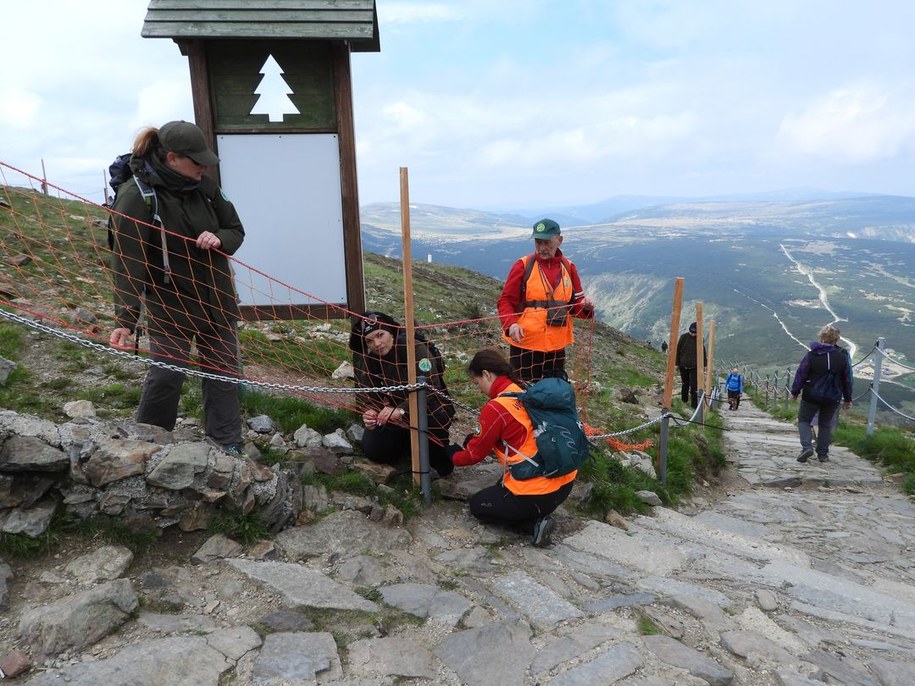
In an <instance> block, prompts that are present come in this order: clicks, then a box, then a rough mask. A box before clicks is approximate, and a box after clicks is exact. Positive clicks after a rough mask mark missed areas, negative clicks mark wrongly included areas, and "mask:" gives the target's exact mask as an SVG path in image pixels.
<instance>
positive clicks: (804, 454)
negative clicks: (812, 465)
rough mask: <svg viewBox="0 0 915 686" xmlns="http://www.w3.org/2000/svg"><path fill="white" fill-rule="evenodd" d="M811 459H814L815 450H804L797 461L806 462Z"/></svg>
mask: <svg viewBox="0 0 915 686" xmlns="http://www.w3.org/2000/svg"><path fill="white" fill-rule="evenodd" d="M811 457H813V448H804V449H803V450H802V451H801V454H800V455H798V456H797V461H798V462H806V461H807V460H808V459H809V458H811Z"/></svg>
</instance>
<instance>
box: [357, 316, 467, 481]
mask: <svg viewBox="0 0 915 686" xmlns="http://www.w3.org/2000/svg"><path fill="white" fill-rule="evenodd" d="M417 338H419V337H418V336H417ZM349 347H350V350H351V351H352V353H353V372H354V376H355V379H356V386H357V387H358V388H381V387H384V386H405V385H407V384H408V383H409V368H408V366H407V336H406V329H405V328H404V327H403V326H401V325H400V324H399V323H398V322H397V321H395V320H394V319H393V318H392V317H391V316H390V315H387V314H385V313H383V312H366V313H365V315H363V316H362V317H358V318H356V320H355V321H354V322H353V326H352V331H351V333H350V337H349ZM415 351H416V368H417V369H416V375H417V376H425V377H426V381H427V383H429V384H430V385H431V386H434V387H435V388H438V389H441V390H445V386H444V380H443V378H442V372H443V371H444V370H443V365H442V364H441V361H440V360H438V356H437V355H434V354H433V353H432V352H431V350H430V346H429V345H427V344H426V343H424V342H422V341H421V340H417V341H416V343H415ZM409 397H410V394H409V392H408V391H406V390H403V389H400V390H385V391H378V392H377V393H358V394H357V395H356V401H357V403H358V405H359V406H360V407H361V408H362V410H363V412H362V423H363V425H364V426H365V433H364V434H363V436H362V451H363V452H364V453H365V457H366V458H367V459H369V460H371V461H372V462H378V463H381V464H390V465H396V464H398V463H400V462H403V461H405V460H409V458H410V454H411V442H410V423H409V418H408V416H407V413H408V412H409V411H410V405H409ZM426 414H427V420H428V427H429V465H430V466H431V467H432V468H433V469H435V471H436V472H438V475H439V476H443V477H444V476H448V475H449V474H451V472H452V471H454V465H452V464H451V459H450V458H449V457H448V450H447V446H448V429H449V428H450V426H451V419H452V417H454V406H453V405H452V404H451V402H450V401H449V400H445V399H444V398H443V397H442V396H441V395H439V394H438V393H431V392H430V393H427V394H426Z"/></svg>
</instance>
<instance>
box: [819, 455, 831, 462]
mask: <svg viewBox="0 0 915 686" xmlns="http://www.w3.org/2000/svg"><path fill="white" fill-rule="evenodd" d="M817 459H818V460H819V461H820V462H829V455H817Z"/></svg>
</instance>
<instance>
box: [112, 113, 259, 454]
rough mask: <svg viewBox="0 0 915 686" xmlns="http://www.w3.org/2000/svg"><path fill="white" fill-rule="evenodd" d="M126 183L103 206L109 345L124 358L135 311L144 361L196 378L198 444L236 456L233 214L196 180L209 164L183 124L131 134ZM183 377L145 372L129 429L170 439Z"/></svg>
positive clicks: (236, 224)
mask: <svg viewBox="0 0 915 686" xmlns="http://www.w3.org/2000/svg"><path fill="white" fill-rule="evenodd" d="M132 153H133V154H132V155H131V157H130V162H129V171H130V172H132V176H129V175H128V178H127V180H125V181H123V183H121V184H120V185H119V186H118V189H117V195H116V197H115V200H114V204H113V206H112V218H113V220H112V224H113V226H112V239H113V240H112V243H113V245H112V249H113V269H114V304H115V318H116V321H117V327H116V328H115V329H114V330H113V331H112V332H111V335H110V337H109V343H110V344H111V345H112V346H113V347H115V348H118V349H121V350H131V349H133V348H134V342H133V341H132V340H131V339H132V338H133V337H134V336H135V332H136V329H137V325H138V320H139V319H140V310H141V304H144V303H145V307H146V318H147V326H148V331H149V352H150V356H151V358H152V359H153V360H155V361H158V362H162V363H166V364H168V365H171V366H172V367H179V368H188V367H190V366H191V362H190V359H191V348H192V347H196V350H197V362H198V364H199V366H200V368H201V369H202V370H203V371H205V372H208V373H210V374H215V375H218V376H222V377H231V378H230V379H229V380H223V379H210V378H203V379H202V380H201V385H202V387H203V414H204V424H205V429H206V435H207V436H208V437H209V438H210V439H211V440H213V441H214V442H216V443H217V444H219V445H220V446H222V447H223V448H224V449H225V450H227V451H228V452H231V453H235V454H238V455H241V454H242V434H241V431H242V423H241V409H240V407H239V398H238V383H237V382H236V381H234V380H232V379H234V378H236V377H237V376H238V373H239V364H238V332H237V326H238V320H239V311H238V298H237V296H236V291H235V283H234V280H233V277H232V270H231V267H230V265H229V258H228V255H232V254H234V253H235V251H236V250H238V248H239V247H240V246H241V244H242V241H243V240H244V239H245V230H244V228H243V227H242V224H241V220H240V219H239V218H238V213H237V212H236V211H235V207H234V206H233V205H232V203H231V202H229V201H228V199H226V197H225V195H224V194H223V193H222V191H221V189H220V188H219V186H218V185H217V183H216V182H215V181H214V180H213V179H212V178H211V177H209V176H207V175H206V173H205V172H206V170H207V168H208V167H211V166H213V165H216V164H219V158H218V157H216V155H215V154H214V153H213V152H212V151H211V150H210V149H209V147H208V146H207V142H206V139H205V138H204V135H203V132H202V131H201V130H200V129H199V128H197V127H196V126H195V125H194V124H191V123H189V122H186V121H172V122H168V123H167V124H165V125H163V126H162V128H160V129H155V128H151V127H150V128H146V129H143V130H142V131H140V133H139V135H138V136H137V138H136V140H135V141H134V144H133V150H132ZM184 377H185V374H184V373H183V372H182V371H180V369H177V370H176V369H171V368H166V367H160V366H151V367H150V368H149V371H148V372H147V374H146V381H145V382H144V384H143V395H142V396H141V398H140V404H139V407H138V408H137V421H138V422H142V423H144V424H153V425H155V426H161V427H162V428H163V429H166V430H168V431H171V430H172V429H174V428H175V421H176V419H177V416H178V403H179V400H180V398H181V388H182V386H183V384H184Z"/></svg>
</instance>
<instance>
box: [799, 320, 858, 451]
mask: <svg viewBox="0 0 915 686" xmlns="http://www.w3.org/2000/svg"><path fill="white" fill-rule="evenodd" d="M817 339H818V340H817V342H814V343H811V344H810V350H809V352H807V354H806V355H804V359H802V360H801V363H800V364H799V365H798V367H797V372H796V373H795V375H794V383H792V384H791V397H792V398H793V399H795V400H796V399H797V397H798V396H799V395H800V396H801V403H800V405H798V408H797V431H798V435H799V437H800V439H801V454H800V455H798V457H797V461H798V462H806V461H807V460H808V459H809V458H811V457H813V454H814V453H816V456H817V459H818V460H819V461H820V462H826V461H828V460H829V446H830V444H831V443H832V430H833V418H834V416H835V414H836V412H837V411H838V409H839V403H840V402H841V401H843V400H844V401H845V409H846V410H848V409H851V392H852V369H851V368H852V364H851V357H850V356H849V354H848V351H847V350H846V349H845V348H842V347H840V346H839V345H837V344H838V342H839V330H838V329H837V328H836V327H835V326H833V325H832V324H827V325H826V326H824V327H823V328H822V329H820V333H819V335H818V336H817ZM818 412H819V419H818V421H817V424H818V426H819V431H818V433H817V438H816V448H814V442H813V431H812V429H811V420H812V419H813V417H814V415H816V414H817V413H818Z"/></svg>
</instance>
